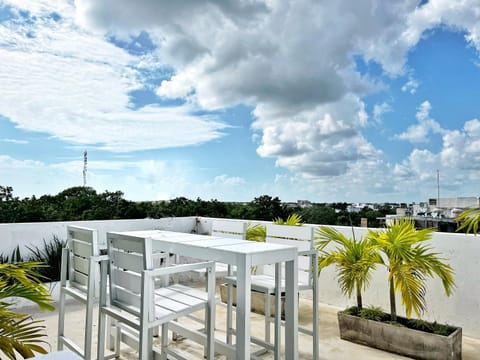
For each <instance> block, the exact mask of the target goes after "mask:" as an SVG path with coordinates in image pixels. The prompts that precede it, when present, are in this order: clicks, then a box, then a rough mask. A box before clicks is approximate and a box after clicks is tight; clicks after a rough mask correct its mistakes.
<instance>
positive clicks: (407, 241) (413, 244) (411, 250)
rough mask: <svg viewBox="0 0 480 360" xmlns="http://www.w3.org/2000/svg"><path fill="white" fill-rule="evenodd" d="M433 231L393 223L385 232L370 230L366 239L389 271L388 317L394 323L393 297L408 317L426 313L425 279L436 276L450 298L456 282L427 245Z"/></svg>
mask: <svg viewBox="0 0 480 360" xmlns="http://www.w3.org/2000/svg"><path fill="white" fill-rule="evenodd" d="M433 231H434V230H433V229H421V230H416V229H415V224H414V222H413V221H411V220H409V219H402V220H399V221H394V222H392V224H391V225H389V226H388V227H387V228H386V229H385V230H377V231H373V230H369V232H368V238H369V239H370V240H371V241H372V243H373V244H374V245H376V246H378V248H379V250H380V251H381V253H383V255H384V256H382V263H383V264H384V265H385V266H386V267H387V269H388V281H389V295H390V315H391V319H392V321H396V319H397V310H396V300H395V294H396V292H397V291H399V292H400V294H401V299H402V304H403V306H404V307H405V311H406V314H407V317H410V316H411V314H412V311H414V312H415V314H416V315H417V316H418V317H420V314H421V313H422V312H423V311H424V310H425V307H426V304H425V294H426V287H425V283H426V278H427V277H434V275H436V276H438V277H439V278H440V279H441V280H442V284H443V287H444V289H445V293H446V294H447V296H450V295H451V293H452V291H453V287H454V286H455V282H454V279H453V269H452V268H451V267H450V265H448V264H445V263H444V262H443V261H444V260H445V259H443V258H440V257H439V256H438V254H437V253H435V252H433V251H432V248H431V246H429V245H427V244H426V241H428V240H430V238H431V236H432V233H433Z"/></svg>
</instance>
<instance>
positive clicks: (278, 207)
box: [250, 195, 285, 221]
mask: <svg viewBox="0 0 480 360" xmlns="http://www.w3.org/2000/svg"><path fill="white" fill-rule="evenodd" d="M250 206H251V207H252V211H253V213H252V215H253V216H252V217H253V219H255V220H266V221H272V220H273V219H275V218H278V217H284V216H285V209H284V207H283V206H282V202H281V201H280V199H279V198H278V197H275V198H272V197H271V196H269V195H262V196H259V197H256V198H255V199H253V201H252V202H251V203H250Z"/></svg>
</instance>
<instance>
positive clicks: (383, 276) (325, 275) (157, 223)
mask: <svg viewBox="0 0 480 360" xmlns="http://www.w3.org/2000/svg"><path fill="white" fill-rule="evenodd" d="M212 220H213V219H212V218H203V217H202V218H195V217H184V218H163V219H142V220H108V221H107V220H106V221H75V222H51V223H22V224H0V253H4V254H9V253H11V251H12V250H13V249H14V248H15V247H16V246H17V245H20V247H21V248H24V247H25V246H30V247H32V246H33V247H35V246H41V245H42V244H43V239H45V240H46V241H47V242H48V241H49V240H50V239H51V238H52V236H53V235H57V236H58V237H59V238H61V239H64V238H66V225H68V224H75V225H80V226H85V227H90V228H94V229H97V230H99V241H100V242H102V241H103V242H104V241H105V233H106V231H110V230H117V231H127V230H143V229H162V230H172V231H179V232H187V233H190V232H198V233H200V234H209V233H210V232H211V225H212ZM237 221H244V220H237ZM252 222H253V223H267V222H261V221H252ZM306 226H314V227H317V226H318V225H312V224H307V225H306ZM334 228H336V229H337V230H339V231H341V232H342V233H344V234H345V235H346V236H349V237H351V236H352V228H350V227H345V226H334ZM354 232H355V237H356V238H357V239H359V238H361V237H362V236H364V235H365V234H366V232H367V229H366V228H359V227H356V228H354ZM432 247H433V250H434V251H435V252H438V253H440V254H441V256H442V257H445V258H448V259H449V261H448V262H449V263H450V265H451V266H452V267H453V269H454V270H455V282H456V284H457V288H456V291H455V292H454V294H453V295H452V296H451V297H446V296H445V295H444V292H443V287H442V284H441V282H440V280H439V279H437V278H435V279H431V280H429V281H428V283H427V286H428V289H427V312H426V313H425V314H424V316H423V318H424V319H426V320H431V321H437V322H440V323H448V324H450V325H456V326H461V327H462V328H463V332H464V334H466V335H467V336H472V337H475V338H480V317H479V316H477V313H478V309H480V286H479V285H478V273H479V272H480V236H478V237H475V236H473V235H465V234H455V233H434V234H433V237H432ZM319 288H320V302H322V303H326V304H329V305H335V306H338V307H339V308H344V307H346V306H350V305H354V304H355V299H347V298H345V297H344V296H342V294H341V292H340V290H339V288H338V284H337V281H336V279H335V269H334V268H327V269H325V270H323V271H322V274H321V276H320V282H319ZM363 302H364V304H366V305H375V306H380V307H382V308H383V309H386V310H387V309H389V304H388V283H387V270H386V269H385V268H383V267H380V266H379V267H378V269H377V270H376V272H375V273H374V275H373V278H372V281H371V284H370V287H369V288H368V290H367V291H366V292H365V293H364V299H363ZM397 303H398V304H397V308H398V309H397V311H398V312H399V314H400V315H402V313H403V310H401V302H400V299H398V302H397ZM320 316H322V314H321V313H320Z"/></svg>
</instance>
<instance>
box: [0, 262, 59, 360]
mask: <svg viewBox="0 0 480 360" xmlns="http://www.w3.org/2000/svg"><path fill="white" fill-rule="evenodd" d="M43 266H45V265H44V264H42V263H36V262H24V263H18V264H12V263H4V264H0V351H1V352H3V353H4V354H5V356H6V357H7V358H9V359H16V356H17V354H19V355H21V356H22V357H24V358H27V357H33V356H34V355H35V353H34V352H38V353H42V354H45V353H47V350H46V349H45V348H44V346H45V345H48V343H47V342H46V340H45V338H46V334H45V331H44V330H45V326H43V325H41V323H42V322H41V321H38V320H37V321H35V320H33V319H32V318H31V317H30V316H29V315H27V314H18V313H16V312H14V311H13V310H11V309H10V307H11V306H12V304H13V302H14V301H15V300H14V298H24V299H27V300H30V301H32V302H34V303H35V304H37V305H38V306H39V307H40V308H41V309H42V310H50V311H52V310H54V309H55V308H54V307H53V306H52V304H51V303H52V299H51V298H50V294H49V292H48V290H47V289H46V288H45V285H44V284H43V280H44V279H43V277H42V276H41V275H39V274H38V273H37V271H36V270H37V269H38V268H41V267H43Z"/></svg>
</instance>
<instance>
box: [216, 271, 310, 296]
mask: <svg viewBox="0 0 480 360" xmlns="http://www.w3.org/2000/svg"><path fill="white" fill-rule="evenodd" d="M251 279H252V285H251V287H252V290H255V291H258V292H262V293H268V294H275V288H276V286H275V277H273V276H270V275H252V276H251ZM225 281H226V282H227V283H228V284H232V285H236V284H237V278H236V276H227V277H225ZM280 286H281V289H280V291H282V292H283V291H285V280H284V279H282V280H281V285H280ZM310 288H311V286H310V285H309V284H308V283H304V282H298V290H299V291H300V290H306V289H310Z"/></svg>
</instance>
